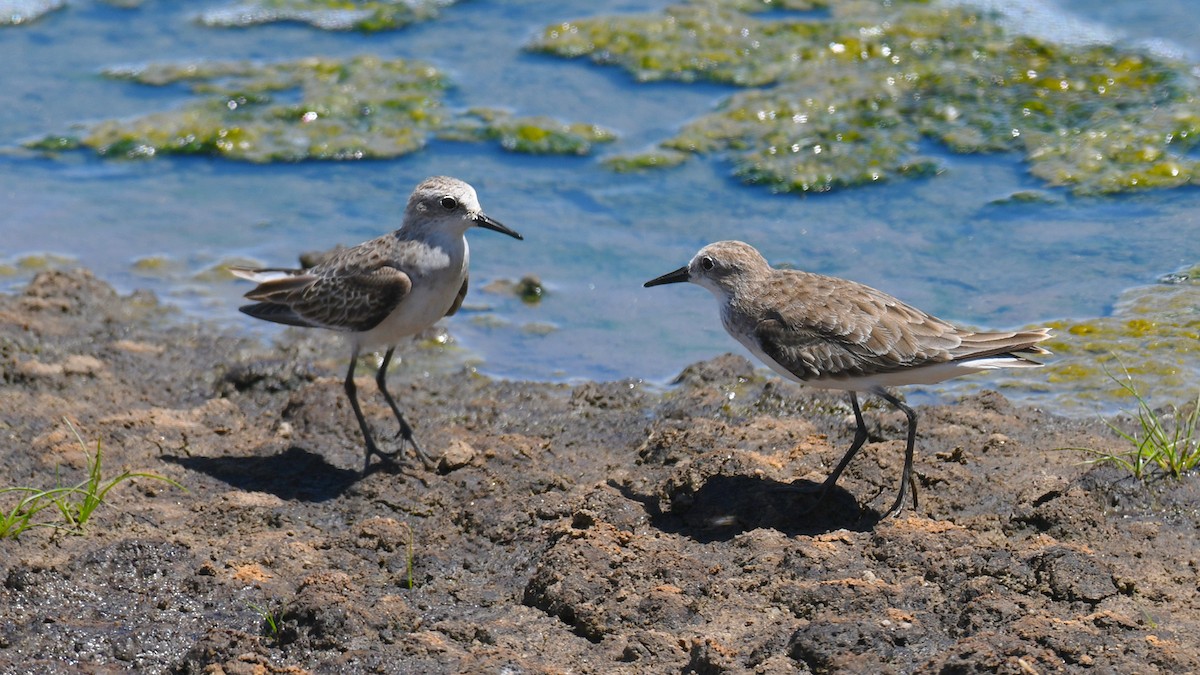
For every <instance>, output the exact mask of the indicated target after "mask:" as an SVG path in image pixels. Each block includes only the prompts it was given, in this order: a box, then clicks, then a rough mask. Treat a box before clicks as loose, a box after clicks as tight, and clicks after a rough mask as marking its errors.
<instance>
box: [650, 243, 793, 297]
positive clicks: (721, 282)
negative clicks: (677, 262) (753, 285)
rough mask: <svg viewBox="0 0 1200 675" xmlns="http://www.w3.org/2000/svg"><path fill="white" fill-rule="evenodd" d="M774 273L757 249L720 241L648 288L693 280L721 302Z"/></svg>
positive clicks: (656, 280)
mask: <svg viewBox="0 0 1200 675" xmlns="http://www.w3.org/2000/svg"><path fill="white" fill-rule="evenodd" d="M770 271H771V266H770V265H768V264H767V261H766V259H765V258H763V257H762V255H761V254H760V253H759V252H758V251H756V250H755V249H754V247H753V246H751V245H749V244H746V243H744V242H740V241H718V242H715V243H712V244H709V245H708V246H705V247H704V248H702V249H700V251H699V252H697V253H696V255H695V256H693V257H692V261H691V262H689V263H688V264H687V266H685V267H680V268H679V269H677V270H675V271H674V272H668V273H667V274H664V275H662V276H661V277H657V278H655V279H651V280H650V281H647V282H646V283H645V286H646V287H647V288H649V287H650V286H660V285H662V284H675V283H681V282H684V281H690V282H691V283H693V284H696V285H698V286H703V287H704V288H707V289H708V290H710V291H712V292H713V294H714V295H716V296H717V297H718V298H720V299H727V298H729V297H732V296H733V295H734V294H735V293H736V292H737V291H738V289H739V288H740V287H741V286H743V285H744V284H746V283H748V282H750V281H751V280H753V279H754V278H756V277H758V276H760V275H763V274H767V273H769V272H770Z"/></svg>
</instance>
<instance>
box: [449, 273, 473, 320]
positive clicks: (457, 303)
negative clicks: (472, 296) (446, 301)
mask: <svg viewBox="0 0 1200 675" xmlns="http://www.w3.org/2000/svg"><path fill="white" fill-rule="evenodd" d="M468 278H469V277H468V276H467V275H466V274H463V285H462V288H460V289H458V295H456V296H455V297H454V304H453V305H450V311H448V312H446V316H454V313H455V312H457V311H458V310H459V308H460V307H462V304H463V300H464V299H465V298H466V297H467V280H468Z"/></svg>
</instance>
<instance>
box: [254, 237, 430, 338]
mask: <svg viewBox="0 0 1200 675" xmlns="http://www.w3.org/2000/svg"><path fill="white" fill-rule="evenodd" d="M389 237H390V235H388V236H385V237H380V238H379V239H376V240H372V241H369V242H366V243H365V244H360V245H358V246H355V247H353V248H348V249H345V250H342V251H339V252H337V253H336V254H334V255H332V256H330V257H329V258H328V259H326V260H325V261H324V262H322V263H321V264H320V265H317V266H316V267H313V268H311V269H308V270H295V271H293V272H291V273H290V274H289V275H288V276H284V277H281V278H278V279H273V280H270V281H265V282H263V283H261V284H259V285H258V287H257V288H255V289H253V290H252V291H250V292H249V293H247V294H246V297H247V298H249V299H251V300H258V301H260V303H261V304H262V305H265V306H263V307H259V308H258V309H257V311H250V310H249V309H246V310H244V311H247V313H250V314H252V315H254V316H259V317H261V318H264V319H268V320H271V321H279V322H281V323H292V324H294V325H309V326H313V327H321V328H330V329H333V330H344V331H359V332H362V331H368V330H370V329H372V328H374V327H375V326H376V325H378V324H379V322H380V321H383V319H384V318H385V317H387V315H388V314H390V313H391V312H392V311H393V310H394V309H395V308H396V306H397V305H399V304H400V302H401V301H402V300H404V298H405V296H407V295H408V294H409V292H410V291H411V290H412V279H411V278H410V277H409V275H408V274H406V273H405V272H404V271H402V270H401V269H399V265H400V264H402V261H403V253H404V250H403V242H396V241H395V239H394V238H390V239H389ZM284 308H286V309H290V310H291V316H289V315H288V313H287V312H286V311H283V310H284ZM284 319H290V320H284ZM300 321H303V323H300Z"/></svg>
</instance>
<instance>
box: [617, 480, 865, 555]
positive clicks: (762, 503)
mask: <svg viewBox="0 0 1200 675" xmlns="http://www.w3.org/2000/svg"><path fill="white" fill-rule="evenodd" d="M612 487H613V488H615V489H617V490H618V491H620V492H621V494H622V495H623V496H624V497H626V498H627V499H631V500H633V501H636V502H639V503H641V504H642V506H643V508H645V509H646V513H647V515H648V516H649V518H650V523H651V525H653V526H654V527H657V528H658V529H660V530H662V531H664V532H669V533H674V534H681V535H683V536H686V537H689V538H691V539H693V540H695V541H698V542H701V543H709V542H714V541H728V540H730V539H732V538H734V537H736V536H737V535H739V534H741V533H742V532H746V531H749V530H755V529H758V528H769V529H773V530H777V531H779V532H782V533H783V534H786V535H788V536H794V535H817V534H826V533H828V532H832V531H834V530H851V531H854V532H866V531H869V530H871V529H872V528H874V527H875V525H876V523H878V522H879V520H880V514H879V513H877V512H875V511H874V510H873V509H863V508H861V507H860V506H859V505H858V502H856V501H855V499H854V497H853V495H851V494H850V493H849V492H848V491H846V490H843V489H842V488H840V487H836V486H835V487H834V488H833V489H832V490H830V491H829V494H827V495H826V496H825V498H824V499H823V500H821V501H820V502H818V501H817V497H818V495H819V494H820V488H821V484H820V483H814V482H812V481H806V480H798V481H795V482H792V483H781V482H779V481H776V480H772V479H769V478H762V477H758V476H712V477H710V478H709V479H708V480H706V481H705V482H704V483H703V484H702V485H701V486H700V488H699V489H697V490H695V491H694V492H686V493H685V492H677V493H675V494H673V495H670V496H669V497H668V499H667V500H665V501H667V510H666V511H664V510H663V509H662V506H661V501H660V498H659V496H658V495H640V494H637V493H635V492H633V491H632V490H630V489H628V488H627V487H625V486H621V485H616V484H612Z"/></svg>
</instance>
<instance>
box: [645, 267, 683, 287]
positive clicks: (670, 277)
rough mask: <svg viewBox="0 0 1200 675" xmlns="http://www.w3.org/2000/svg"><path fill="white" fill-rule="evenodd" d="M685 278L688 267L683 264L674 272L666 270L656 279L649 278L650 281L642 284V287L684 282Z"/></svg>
mask: <svg viewBox="0 0 1200 675" xmlns="http://www.w3.org/2000/svg"><path fill="white" fill-rule="evenodd" d="M687 280H688V268H687V265H684V266H683V267H680V268H679V269H677V270H675V271H674V272H667V273H666V274H664V275H662V276H661V277H658V278H657V279H651V280H650V281H647V282H646V283H644V284H642V288H650V287H651V286H661V285H663V284H678V283H681V282H684V281H687Z"/></svg>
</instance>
